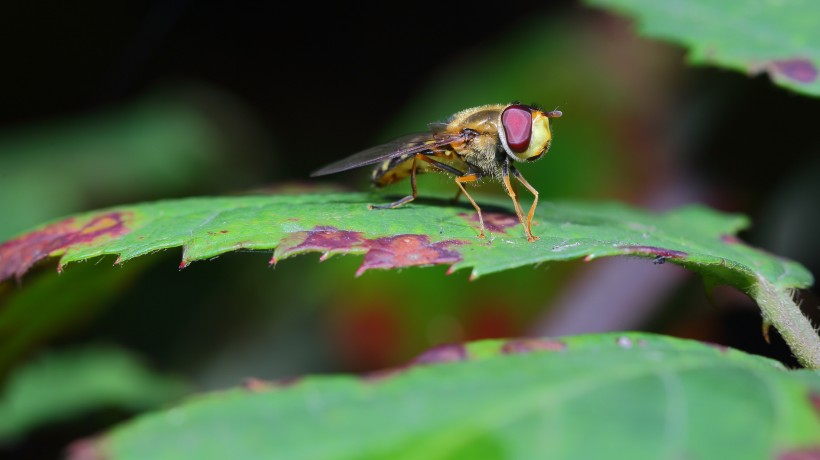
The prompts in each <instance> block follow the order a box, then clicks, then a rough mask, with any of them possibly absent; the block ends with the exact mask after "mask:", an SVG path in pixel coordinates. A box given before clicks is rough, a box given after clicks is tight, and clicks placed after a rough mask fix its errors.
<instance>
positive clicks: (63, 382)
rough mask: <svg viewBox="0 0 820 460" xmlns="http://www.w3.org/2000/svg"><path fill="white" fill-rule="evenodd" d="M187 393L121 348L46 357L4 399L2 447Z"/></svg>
mask: <svg viewBox="0 0 820 460" xmlns="http://www.w3.org/2000/svg"><path fill="white" fill-rule="evenodd" d="M186 391H187V386H186V385H184V384H183V383H182V382H181V381H179V380H177V379H175V378H170V377H166V376H160V375H157V374H154V373H152V372H151V371H149V370H148V369H146V368H145V367H144V366H143V364H142V363H140V362H139V360H138V359H137V358H135V357H134V356H132V355H131V354H130V353H128V352H126V351H124V350H120V349H117V348H109V347H96V348H83V349H74V350H70V351H61V352H59V353H53V354H45V355H44V356H41V357H40V358H39V359H37V360H34V361H31V362H29V363H27V364H26V365H25V367H22V368H19V369H18V370H16V371H15V372H14V373H13V374H12V375H11V377H10V378H9V380H8V381H7V382H6V384H5V387H4V391H3V393H2V396H0V442H3V441H5V442H8V441H10V440H13V439H15V438H17V437H19V436H21V435H23V434H25V433H26V432H28V431H30V430H32V429H34V428H37V427H40V426H43V425H45V424H47V423H50V422H56V421H64V420H69V419H71V418H72V417H78V416H80V415H83V414H85V413H88V412H90V411H93V410H95V409H101V408H110V407H117V408H121V409H126V410H129V411H135V412H136V411H142V410H146V409H151V408H156V407H157V406H159V405H162V404H165V403H168V402H170V401H172V400H174V399H177V398H179V397H180V396H182V395H183V394H184V393H185V392H186Z"/></svg>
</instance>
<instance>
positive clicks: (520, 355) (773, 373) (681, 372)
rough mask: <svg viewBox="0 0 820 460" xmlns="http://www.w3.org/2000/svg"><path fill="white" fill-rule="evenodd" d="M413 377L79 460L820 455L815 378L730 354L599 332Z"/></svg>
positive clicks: (254, 401) (229, 399)
mask: <svg viewBox="0 0 820 460" xmlns="http://www.w3.org/2000/svg"><path fill="white" fill-rule="evenodd" d="M433 363H435V364H433ZM413 364H414V365H410V366H407V367H405V368H403V369H397V370H394V371H393V372H382V373H378V374H372V375H368V376H365V377H355V376H323V377H306V378H303V379H301V380H299V381H296V382H290V383H288V384H278V385H264V384H262V383H259V382H255V383H254V384H253V385H251V386H249V388H246V389H235V390H229V391H225V392H220V393H215V394H210V395H205V396H202V397H198V398H195V399H192V400H189V401H187V402H186V403H184V404H182V405H180V406H178V407H176V408H172V409H169V410H163V411H159V412H156V413H153V414H149V415H145V416H140V417H139V418H138V419H136V420H134V421H131V422H127V423H125V424H124V425H121V426H120V427H118V428H115V429H114V430H113V431H111V432H109V433H107V434H105V435H103V436H101V437H99V438H97V439H96V440H93V441H89V442H87V443H85V444H83V449H82V451H78V452H75V458H86V457H81V455H90V453H92V452H93V453H94V455H97V457H93V458H108V459H112V460H128V459H144V458H151V459H156V460H163V459H175V458H198V459H203V460H207V459H218V458H233V459H252V458H253V459H256V458H283V459H285V458H286V459H320V458H321V459H353V458H356V459H370V458H372V459H375V458H394V459H405V458H407V459H409V458H425V459H482V458H493V459H531V458H547V457H548V458H554V459H577V458H609V457H611V455H612V453H613V452H618V457H619V458H630V459H657V458H696V459H710V458H715V459H717V458H722V459H725V458H743V459H769V458H792V457H790V455H798V454H803V455H809V454H811V455H816V454H817V453H818V452H820V441H818V440H820V409H818V406H817V400H818V398H819V397H820V393H818V391H820V377H818V375H817V374H816V373H806V372H804V373H800V374H798V373H795V372H789V371H786V370H784V369H783V368H782V367H781V366H780V365H779V364H778V363H776V362H774V361H770V360H768V359H764V358H760V357H756V356H752V355H747V354H745V353H742V352H739V351H735V350H730V349H724V348H720V347H714V346H708V345H705V344H702V343H698V342H693V341H686V340H680V339H672V338H667V337H661V336H653V335H648V334H623V335H616V334H604V335H590V336H576V337H568V338H564V339H525V340H513V341H500V340H491V341H482V342H475V343H472V344H469V345H467V346H462V345H452V346H443V347H439V348H436V349H433V350H430V351H429V352H427V353H425V354H424V355H422V356H421V357H419V358H418V359H416V360H415V362H414V363H413ZM811 455H809V457H805V458H813V457H811ZM89 458H90V457H89ZM794 458H803V457H799V455H798V456H795V457H794Z"/></svg>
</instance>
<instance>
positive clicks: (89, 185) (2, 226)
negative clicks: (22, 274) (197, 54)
mask: <svg viewBox="0 0 820 460" xmlns="http://www.w3.org/2000/svg"><path fill="white" fill-rule="evenodd" d="M216 110H221V111H222V112H223V113H220V114H219V115H220V116H227V115H230V116H233V117H235V118H236V119H235V120H233V121H232V122H231V123H223V122H220V120H219V119H218V116H217V115H216V114H215V113H213V112H216ZM244 110H246V109H244V108H243V107H242V106H241V105H240V104H239V103H238V102H236V101H234V100H233V99H232V98H231V97H229V96H227V95H225V94H221V93H219V92H217V91H212V90H205V89H199V90H195V91H188V92H187V93H184V94H183V93H174V92H172V91H166V92H157V93H155V94H152V95H149V96H146V97H145V98H144V99H142V100H139V101H137V102H134V103H131V104H129V105H124V106H121V107H118V108H114V109H108V110H106V111H102V112H98V113H93V114H88V115H82V116H77V117H75V118H73V119H64V120H60V121H53V122H49V123H43V124H40V125H24V126H19V127H16V128H15V129H14V130H8V131H6V132H3V133H0V196H3V197H5V198H4V199H3V200H2V201H0V215H2V216H3V218H2V219H0V239H4V238H7V237H9V236H11V235H12V234H14V233H17V232H19V231H21V230H23V229H25V228H26V227H29V226H31V225H35V224H36V223H38V222H42V221H43V220H49V219H53V218H56V217H59V216H61V215H65V214H68V213H70V212H77V211H81V210H84V209H88V207H89V205H90V206H92V207H99V206H101V205H112V204H116V203H117V202H118V201H119V200H134V199H138V198H140V197H148V198H154V197H160V196H169V195H174V194H178V193H185V194H189V193H190V191H191V190H202V189H207V188H206V187H204V184H213V183H219V189H220V190H226V189H228V187H230V186H231V185H232V184H237V183H243V184H244V185H243V187H247V181H248V179H249V178H251V177H253V175H254V174H253V173H252V172H251V171H250V168H245V169H243V168H241V167H239V168H237V167H234V168H225V164H227V162H226V159H227V157H228V155H227V150H228V146H229V145H231V147H230V150H231V153H230V154H231V155H234V156H236V155H237V154H238V153H242V152H243V150H244V146H243V142H252V139H253V137H254V136H253V134H251V133H253V132H254V130H255V123H254V122H251V121H250V120H244V122H245V124H244V125H243V127H242V129H244V130H245V131H246V133H247V134H248V137H249V138H251V140H249V139H247V138H239V137H233V136H232V132H231V128H230V126H232V125H233V124H237V123H238V122H239V121H242V120H243V117H244V114H243V111H244ZM232 142H233V144H231V143H232ZM240 181H241V182H240Z"/></svg>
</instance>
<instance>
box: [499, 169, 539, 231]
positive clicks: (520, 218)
mask: <svg viewBox="0 0 820 460" xmlns="http://www.w3.org/2000/svg"><path fill="white" fill-rule="evenodd" d="M510 170H512V173H513V175H515V177H516V179H518V180H523V178H521V177H520V176H521V173H519V172H518V170H516V169H515V168H514V167H513V166H511V165H510V164H509V161H505V162H504V164H502V165H501V178H502V179H503V181H504V188H505V189H506V191H507V195H509V196H510V198H512V201H513V205H514V206H515V214H516V215H517V216H518V221H519V222H521V225H522V226H523V227H524V234H526V235H527V241H529V242H530V243H532V242H533V241H535V240H537V239H538V237H537V236H535V235H533V234H532V230H531V228H530V223H531V221H532V213H533V212H534V211H535V203H537V202H538V196H537V195H536V198H535V203H533V207H532V209H530V214H529V216H528V218H527V220H526V221H525V220H524V211H522V210H521V204H520V203H519V202H518V195H517V194H516V193H515V189H514V188H513V186H512V184H511V183H510ZM524 184H525V187H527V188H529V189H530V190H535V189H533V188H532V187H531V186H530V185H529V184H526V182H524ZM536 193H538V192H536Z"/></svg>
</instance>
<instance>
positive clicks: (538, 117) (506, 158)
mask: <svg viewBox="0 0 820 460" xmlns="http://www.w3.org/2000/svg"><path fill="white" fill-rule="evenodd" d="M560 116H561V112H560V111H558V110H553V111H551V112H544V111H542V110H539V109H538V108H536V107H532V106H528V105H523V104H517V103H513V104H492V105H483V106H480V107H474V108H470V109H465V110H462V111H460V112H458V113H456V114H454V115H452V116H451V117H450V118H449V119H448V121H447V122H444V123H431V124H430V125H428V128H429V131H427V132H424V133H417V134H411V135H409V136H405V137H401V138H399V139H396V140H395V141H393V142H389V143H387V144H383V145H378V146H376V147H372V148H369V149H367V150H364V151H361V152H359V153H356V154H354V155H351V156H350V157H348V158H345V159H342V160H339V161H337V162H335V163H332V164H329V165H327V166H325V167H323V168H321V169H319V170H317V171H315V172H313V174H311V176H312V177H316V176H323V175H326V174H333V173H337V172H341V171H346V170H349V169H353V168H359V167H362V166H367V165H373V164H377V163H378V164H379V165H378V166H377V167H376V168H375V169H374V170H373V176H372V180H373V184H374V185H376V186H377V187H383V186H385V185H388V184H392V183H393V182H396V181H399V180H402V179H404V178H406V177H408V176H409V177H410V186H411V188H412V194H411V195H408V196H406V197H404V198H402V199H400V200H398V201H395V202H393V203H389V204H385V205H370V206H369V207H370V209H391V208H395V207H398V206H401V205H403V204H406V203H409V202H411V201H413V200H414V199H415V198H416V197H417V196H418V190H417V189H416V175H417V174H421V173H426V172H442V173H445V174H448V175H451V176H454V179H455V183H456V185H458V187H459V190H458V194H457V195H456V197H455V199H458V197H459V196H461V194H462V193H463V194H464V195H465V196H466V197H467V199H469V200H470V203H472V205H473V207H474V208H475V210H476V212H477V213H478V220H479V223H480V225H481V231H480V233H479V235H478V236H479V238H484V217H483V216H482V215H481V208H480V207H479V206H478V204H477V203H476V202H475V200H474V199H473V198H472V197H471V196H470V194H469V193H467V189H465V188H464V184H468V183H471V182H476V181H478V180H480V179H482V178H491V179H493V180H496V181H500V182H501V183H503V185H504V190H505V191H506V192H507V195H509V196H510V198H512V201H513V204H514V205H515V213H516V215H517V216H518V220H519V221H520V222H521V225H522V226H523V227H524V233H525V234H526V235H527V240H528V241H530V242H533V241H535V240H537V239H538V237H536V236H535V235H533V234H532V217H533V214H534V213H535V207H536V206H537V205H538V191H537V190H535V188H533V186H532V185H530V184H529V182H527V181H526V179H524V176H522V175H521V173H520V172H518V170H517V169H516V168H515V166H514V164H513V163H514V162H516V161H528V162H529V161H535V160H537V159H539V158H541V157H542V156H543V155H544V154H545V153H546V152H547V150H549V148H550V143H551V142H552V133H551V132H550V118H558V117H560ZM510 176H512V177H513V178H515V179H516V180H517V181H518V182H520V183H521V184H522V185H523V186H524V187H526V188H527V190H529V191H530V192H531V193H532V194H533V196H534V197H535V199H534V200H533V203H532V206H531V207H530V210H529V212H528V213H527V215H526V217H525V216H524V212H523V211H522V210H521V204H520V203H519V202H518V197H517V194H516V190H515V187H514V185H513V183H512V182H511V181H510Z"/></svg>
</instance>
